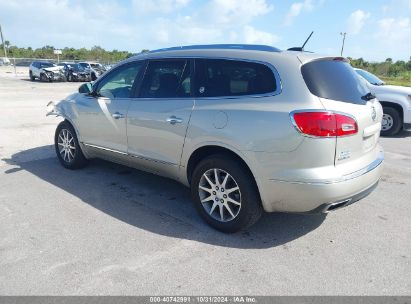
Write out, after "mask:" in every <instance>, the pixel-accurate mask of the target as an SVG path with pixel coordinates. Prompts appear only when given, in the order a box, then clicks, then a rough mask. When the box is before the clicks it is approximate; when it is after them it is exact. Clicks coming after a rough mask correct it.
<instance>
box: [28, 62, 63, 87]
mask: <svg viewBox="0 0 411 304" xmlns="http://www.w3.org/2000/svg"><path fill="white" fill-rule="evenodd" d="M29 77H30V80H31V81H34V80H35V79H36V78H37V79H40V81H48V82H52V81H66V77H65V75H64V70H63V67H61V66H57V65H55V64H54V63H52V62H47V61H33V62H32V63H31V64H30V67H29Z"/></svg>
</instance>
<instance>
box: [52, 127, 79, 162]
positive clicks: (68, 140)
mask: <svg viewBox="0 0 411 304" xmlns="http://www.w3.org/2000/svg"><path fill="white" fill-rule="evenodd" d="M57 144H58V148H59V153H60V155H61V157H62V159H63V160H64V161H65V162H66V163H71V162H72V161H73V160H74V157H75V154H76V146H75V144H74V137H73V134H71V132H70V131H69V130H67V129H61V131H60V133H59V136H58V140H57Z"/></svg>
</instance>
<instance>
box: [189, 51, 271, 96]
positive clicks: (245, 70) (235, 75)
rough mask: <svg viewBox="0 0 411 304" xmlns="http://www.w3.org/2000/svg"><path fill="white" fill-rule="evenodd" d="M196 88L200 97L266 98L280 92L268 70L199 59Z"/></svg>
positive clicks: (233, 61) (261, 66)
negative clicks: (263, 95) (246, 96)
mask: <svg viewBox="0 0 411 304" xmlns="http://www.w3.org/2000/svg"><path fill="white" fill-rule="evenodd" d="M195 86H196V89H195V92H196V96H198V97H219V96H241V95H256V94H266V93H272V92H275V91H276V89H277V87H276V80H275V77H274V73H273V71H272V70H271V69H270V68H269V67H268V66H266V65H264V64H260V63H256V62H247V61H238V60H225V59H196V81H195Z"/></svg>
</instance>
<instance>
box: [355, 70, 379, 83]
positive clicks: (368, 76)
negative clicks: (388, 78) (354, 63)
mask: <svg viewBox="0 0 411 304" xmlns="http://www.w3.org/2000/svg"><path fill="white" fill-rule="evenodd" d="M355 71H356V72H357V73H358V75H360V76H362V77H363V78H364V79H365V80H367V81H368V82H369V83H371V84H374V85H383V84H384V81H382V80H381V79H379V78H378V77H377V76H375V75H374V74H371V73H370V72H367V71H364V70H355Z"/></svg>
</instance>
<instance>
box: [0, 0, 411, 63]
mask: <svg viewBox="0 0 411 304" xmlns="http://www.w3.org/2000/svg"><path fill="white" fill-rule="evenodd" d="M0 24H1V26H2V28H3V33H4V35H5V39H7V40H10V42H11V43H12V44H14V45H17V46H24V47H28V46H32V47H34V48H36V47H41V46H44V45H52V46H54V47H56V48H63V47H66V46H68V47H76V48H79V47H87V48H90V47H92V46H94V45H99V46H102V47H103V48H106V49H109V50H112V49H118V50H127V51H130V52H139V51H140V50H142V49H156V48H163V47H169V46H177V45H187V44H207V43H256V44H268V45H274V46H277V47H279V48H281V49H286V48H289V47H292V46H300V45H301V44H302V43H303V42H304V40H305V38H306V37H307V36H308V35H309V33H310V32H311V30H314V32H315V33H314V36H313V37H312V39H311V41H310V42H309V43H308V45H307V47H306V49H307V50H312V51H314V52H316V53H324V54H339V52H340V48H341V41H342V37H341V35H340V32H347V39H346V47H345V51H344V55H345V56H350V57H354V58H358V57H363V58H365V59H366V60H371V61H377V60H385V59H386V58H387V57H391V58H393V59H394V60H400V59H401V60H408V59H409V58H410V56H411V0H386V1H382V0H361V1H359V0H357V1H354V0H348V1H342V0H301V1H288V0H209V1H205V0H32V1H30V0H0Z"/></svg>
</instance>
